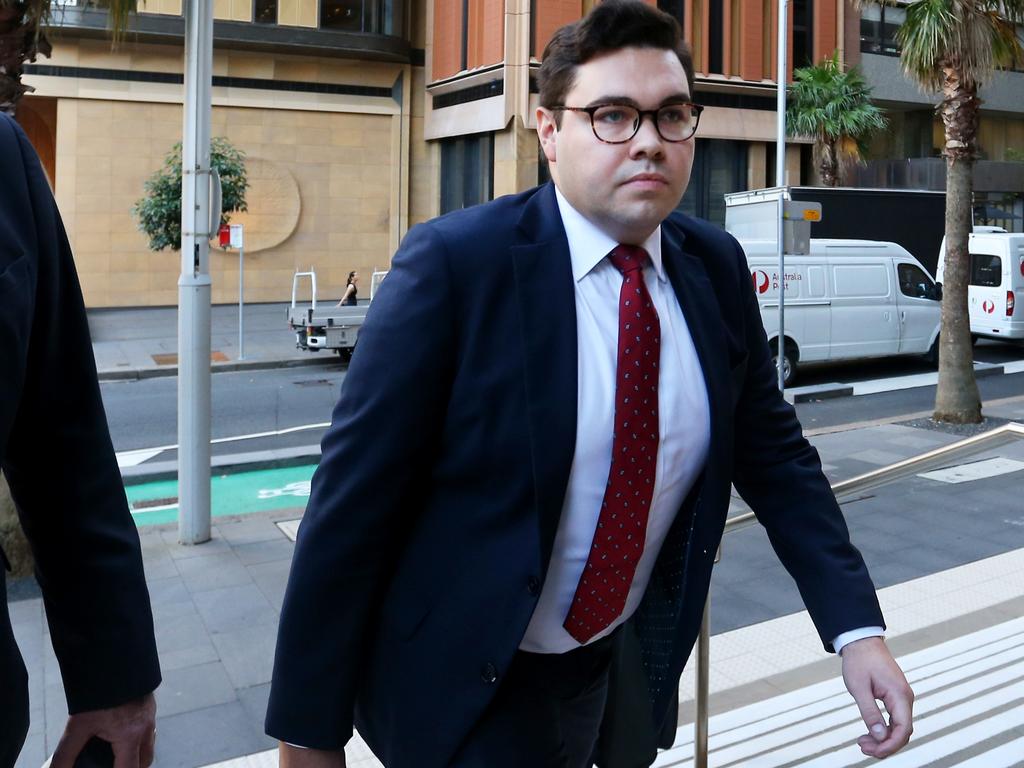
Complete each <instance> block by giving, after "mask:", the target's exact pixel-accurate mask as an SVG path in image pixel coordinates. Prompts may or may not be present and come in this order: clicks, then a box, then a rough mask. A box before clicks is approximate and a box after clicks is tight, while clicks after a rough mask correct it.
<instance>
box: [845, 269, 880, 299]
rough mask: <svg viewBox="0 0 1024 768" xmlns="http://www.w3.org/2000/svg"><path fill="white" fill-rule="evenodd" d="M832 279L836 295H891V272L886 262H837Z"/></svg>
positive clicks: (872, 296)
mask: <svg viewBox="0 0 1024 768" xmlns="http://www.w3.org/2000/svg"><path fill="white" fill-rule="evenodd" d="M832 279H833V281H834V286H833V289H834V291H835V293H834V295H835V296H836V297H843V298H878V297H883V296H888V295H889V272H888V270H886V268H885V265H884V264H836V265H835V267H834V268H833V272H832Z"/></svg>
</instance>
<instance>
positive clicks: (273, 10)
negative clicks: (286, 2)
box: [252, 0, 277, 24]
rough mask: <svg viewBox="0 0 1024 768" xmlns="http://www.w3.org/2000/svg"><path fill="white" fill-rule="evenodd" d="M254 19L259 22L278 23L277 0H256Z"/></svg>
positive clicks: (253, 12)
mask: <svg viewBox="0 0 1024 768" xmlns="http://www.w3.org/2000/svg"><path fill="white" fill-rule="evenodd" d="M252 20H253V21H254V22H256V23H257V24H277V0H255V2H254V3H253V6H252Z"/></svg>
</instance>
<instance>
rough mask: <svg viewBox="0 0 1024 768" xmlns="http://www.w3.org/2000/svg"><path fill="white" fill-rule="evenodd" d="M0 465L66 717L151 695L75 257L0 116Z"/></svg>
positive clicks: (150, 659) (0, 660)
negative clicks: (38, 592) (41, 604)
mask: <svg viewBox="0 0 1024 768" xmlns="http://www.w3.org/2000/svg"><path fill="white" fill-rule="evenodd" d="M0 467H2V469H3V472H4V475H5V476H6V478H7V480H8V482H9V483H10V487H11V494H12V496H13V497H14V501H15V503H16V505H17V507H18V512H19V513H20V516H21V522H22V525H23V527H24V529H25V533H26V534H27V535H28V538H29V541H30V543H31V545H32V551H33V553H34V555H35V562H36V576H37V579H38V581H39V585H40V587H41V588H42V592H43V599H44V601H45V604H46V616H47V620H48V621H49V625H50V635H51V638H52V640H53V648H54V651H55V652H56V654H57V660H58V661H59V662H60V669H61V677H62V679H63V682H64V691H65V694H66V696H67V700H68V708H69V711H70V712H71V713H76V712H81V711H83V710H90V709H100V708H105V707H112V706H115V705H118V704H123V703H125V702H127V701H130V700H131V699H134V698H137V697H139V696H142V695H143V694H146V693H148V692H150V691H152V690H153V689H154V688H156V687H157V685H158V684H159V683H160V669H159V665H158V662H157V653H156V643H155V641H154V637H153V618H152V614H151V612H150V605H149V594H148V592H147V589H146V582H145V578H144V575H143V570H142V555H141V550H140V547H139V535H138V532H137V531H136V529H135V524H134V522H133V521H132V519H131V515H130V514H129V512H128V504H127V502H126V500H125V495H124V486H123V485H122V483H121V475H120V472H119V471H118V468H117V460H116V458H115V456H114V449H113V446H112V445H111V442H110V435H109V432H108V430H107V420H106V416H105V415H104V411H103V401H102V400H101V398H100V388H99V384H98V383H97V380H96V364H95V361H94V360H93V352H92V344H91V342H90V339H89V325H88V321H87V319H86V314H85V306H84V304H83V302H82V293H81V290H80V289H79V285H78V277H77V275H76V274H75V267H74V261H73V259H72V256H71V249H70V247H69V246H68V240H67V236H66V235H65V233H64V227H63V225H62V224H61V220H60V215H59V214H58V212H57V206H56V204H55V203H54V200H53V195H52V194H51V193H50V188H49V185H48V184H47V182H46V177H45V176H44V175H43V170H42V168H41V166H40V164H39V159H38V157H37V156H36V154H35V152H34V150H33V149H32V147H31V145H30V144H29V142H28V139H27V138H26V137H25V134H24V133H22V131H21V129H20V128H19V127H18V126H17V124H16V123H15V122H14V121H13V120H12V119H11V118H9V117H8V116H6V115H3V114H0ZM0 556H2V553H0ZM2 559H3V558H2V557H0V560H2ZM6 620H7V615H6V612H4V613H3V614H2V615H0V681H2V682H0V713H3V714H0V765H2V764H3V761H4V747H5V744H4V741H5V733H4V731H5V726H9V725H10V724H11V723H12V722H13V723H18V722H19V721H20V722H22V723H23V724H24V723H27V716H28V700H27V695H26V694H27V690H26V689H25V670H24V666H23V665H22V664H21V659H20V657H19V656H18V655H17V649H16V648H15V647H14V646H13V643H10V642H8V643H5V642H4V636H5V632H4V630H5V629H6V627H5V626H3V624H4V623H6ZM21 735H22V736H23V735H24V734H21ZM6 738H8V739H11V738H14V739H18V738H20V736H19V735H18V734H16V733H15V734H13V735H12V734H11V733H10V732H8V734H6ZM9 746H10V744H9V743H8V747H9ZM18 746H20V741H19V742H18V744H17V745H16V746H15V749H14V751H15V752H16V751H17V747H18Z"/></svg>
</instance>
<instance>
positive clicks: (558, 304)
mask: <svg viewBox="0 0 1024 768" xmlns="http://www.w3.org/2000/svg"><path fill="white" fill-rule="evenodd" d="M519 231H520V233H521V235H522V236H523V241H522V243H521V244H518V245H513V246H512V249H511V253H512V259H513V267H514V272H515V283H516V284H515V291H516V299H517V301H518V305H519V318H520V323H521V326H520V327H521V332H522V339H523V350H524V355H523V367H524V376H525V383H526V400H527V407H528V420H529V431H530V442H531V445H532V447H533V451H532V456H531V457H530V459H531V461H532V466H531V470H532V473H533V481H534V492H535V494H536V495H535V503H536V507H537V514H538V518H539V520H538V522H539V528H540V548H541V563H542V567H543V568H544V569H545V571H546V570H547V567H548V562H549V560H550V559H551V549H552V546H553V544H554V540H555V533H556V532H557V530H558V520H559V517H560V516H561V512H562V504H563V502H564V499H565V490H566V486H567V484H568V480H569V471H570V469H571V468H572V460H573V455H574V453H575V450H576V407H577V404H576V401H577V389H576V384H577V374H578V371H577V366H578V355H577V350H576V302H575V299H574V295H575V293H574V292H575V289H574V286H573V277H572V266H571V263H570V260H569V244H568V241H567V240H566V237H565V229H564V227H563V226H562V220H561V217H560V216H559V213H558V205H557V202H556V200H555V193H554V186H552V185H551V184H550V183H549V184H548V185H547V186H546V187H544V188H543V189H541V190H540V191H539V192H538V193H537V194H535V195H534V196H533V197H531V198H530V200H529V201H528V202H527V204H526V208H525V210H524V211H523V214H522V216H521V218H520V221H519Z"/></svg>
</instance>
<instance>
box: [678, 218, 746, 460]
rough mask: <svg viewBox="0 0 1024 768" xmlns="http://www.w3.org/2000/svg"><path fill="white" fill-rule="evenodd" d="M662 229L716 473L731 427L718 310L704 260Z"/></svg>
mask: <svg viewBox="0 0 1024 768" xmlns="http://www.w3.org/2000/svg"><path fill="white" fill-rule="evenodd" d="M661 231H662V260H663V262H664V265H665V271H666V273H667V274H668V277H669V281H670V282H671V283H672V287H673V288H674V289H675V292H676V296H677V298H678V299H679V305H680V306H681V307H682V310H683V316H684V317H685V318H686V325H687V328H688V329H689V331H690V336H691V338H692V339H693V345H694V347H695V348H696V350H697V357H698V358H699V359H700V365H701V371H702V372H703V374H704V383H705V385H706V386H707V392H708V406H709V408H710V416H711V419H710V421H711V443H710V446H709V449H708V459H707V465H706V466H707V467H708V468H710V469H712V470H717V469H719V468H721V467H723V466H725V461H726V456H727V454H728V451H729V446H730V445H731V438H730V437H729V436H730V435H731V434H732V429H733V424H732V403H731V397H730V389H729V359H728V354H727V352H726V350H727V343H726V337H725V328H724V326H723V324H722V310H721V308H720V306H719V304H718V300H717V299H716V298H715V290H714V288H713V286H712V285H711V279H710V278H709V277H708V274H707V271H706V270H705V268H704V263H703V261H702V260H701V259H700V258H698V257H697V256H695V255H694V254H692V253H689V252H687V250H686V247H685V246H686V243H685V242H684V236H683V233H682V232H681V231H680V230H679V229H678V228H677V227H675V226H674V225H672V224H671V222H668V221H666V222H665V223H664V224H663V225H662V228H661Z"/></svg>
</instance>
